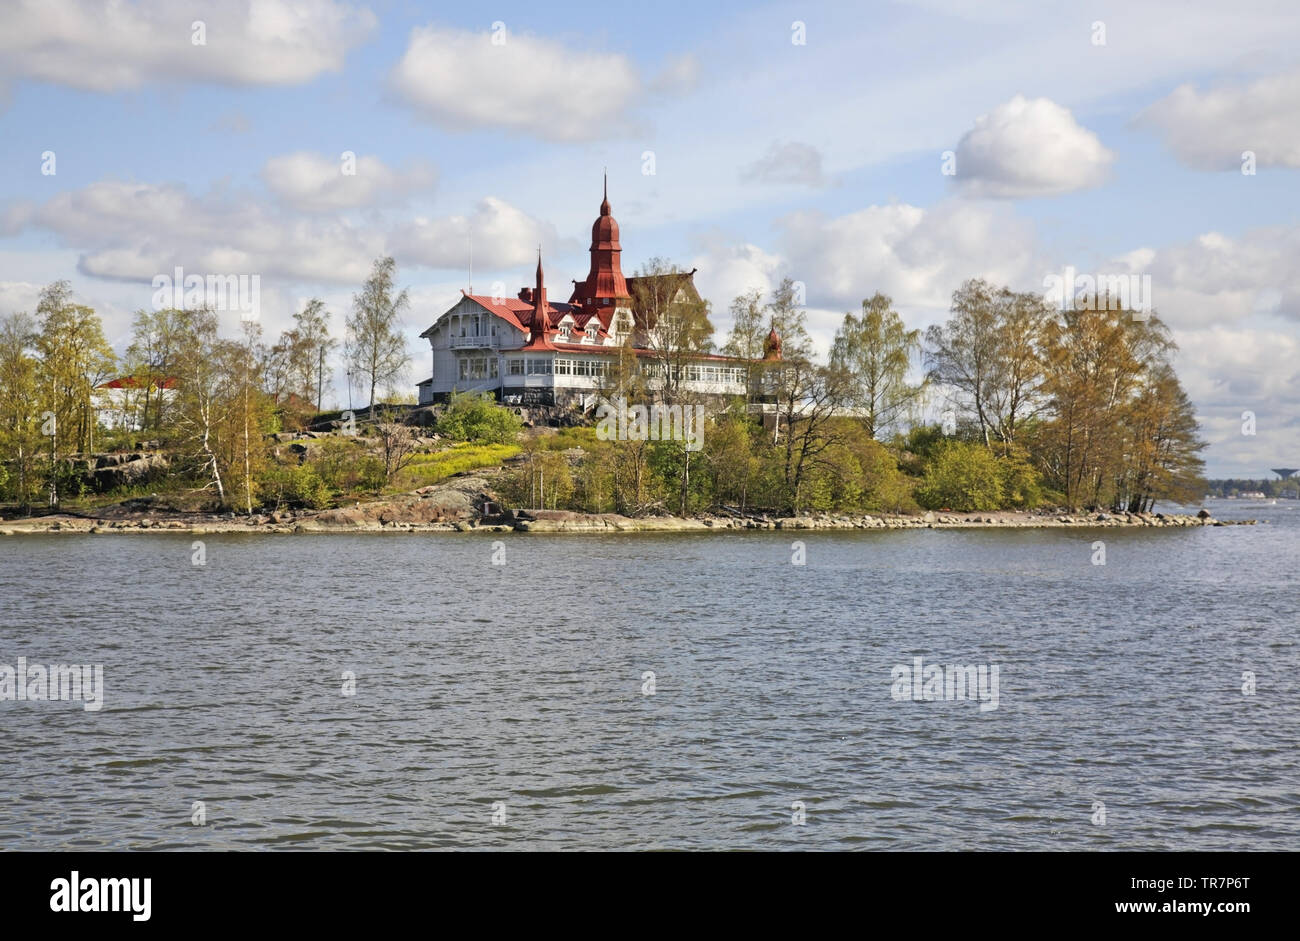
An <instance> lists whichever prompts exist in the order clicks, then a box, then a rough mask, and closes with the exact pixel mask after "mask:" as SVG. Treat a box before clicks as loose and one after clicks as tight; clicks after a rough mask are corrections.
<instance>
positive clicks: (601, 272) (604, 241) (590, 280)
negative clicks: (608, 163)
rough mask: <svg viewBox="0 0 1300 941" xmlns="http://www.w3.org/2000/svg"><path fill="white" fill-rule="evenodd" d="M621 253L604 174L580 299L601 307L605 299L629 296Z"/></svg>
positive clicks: (607, 177) (606, 177)
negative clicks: (598, 212) (588, 262)
mask: <svg viewBox="0 0 1300 941" xmlns="http://www.w3.org/2000/svg"><path fill="white" fill-rule="evenodd" d="M622 254H623V247H622V246H621V245H619V243H618V223H617V222H616V221H615V220H614V216H613V215H612V214H611V212H610V206H609V176H608V174H606V176H605V193H604V199H603V200H602V201H601V203H600V216H599V217H597V219H596V221H595V222H594V223H593V224H592V226H591V270H590V271H589V272H588V273H587V281H586V283H585V284H584V285H583V287H582V292H581V293H582V300H583V301H585V302H586V303H588V304H592V305H594V306H597V307H604V306H609V305H607V304H605V303H603V302H604V301H607V300H608V301H612V300H615V299H620V298H628V297H631V295H630V294H629V293H628V290H627V281H626V280H625V279H624V278H623V266H622V262H621V261H620V256H621V255H622ZM575 293H576V292H575Z"/></svg>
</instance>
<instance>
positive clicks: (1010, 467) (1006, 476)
mask: <svg viewBox="0 0 1300 941" xmlns="http://www.w3.org/2000/svg"><path fill="white" fill-rule="evenodd" d="M998 471H999V475H1000V479H1001V481H1002V495H1003V500H1004V501H1005V503H1004V505H1006V506H1013V507H1015V508H1016V509H1020V510H1032V509H1034V507H1036V506H1039V505H1041V504H1042V502H1043V483H1042V477H1041V476H1040V475H1039V473H1038V471H1036V470H1035V469H1034V467H1033V465H1032V464H1030V463H1029V457H1028V455H1027V454H1025V452H1024V451H1023V450H1022V449H1020V448H1013V449H1012V451H1011V454H1010V455H1008V456H1006V457H1001V458H998Z"/></svg>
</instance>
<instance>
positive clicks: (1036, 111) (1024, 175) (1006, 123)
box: [956, 95, 1115, 198]
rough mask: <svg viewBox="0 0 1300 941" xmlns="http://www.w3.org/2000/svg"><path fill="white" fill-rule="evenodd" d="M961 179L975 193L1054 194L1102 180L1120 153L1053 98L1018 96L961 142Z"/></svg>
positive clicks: (982, 120) (966, 189)
mask: <svg viewBox="0 0 1300 941" xmlns="http://www.w3.org/2000/svg"><path fill="white" fill-rule="evenodd" d="M956 156H957V168H956V169H957V173H956V180H957V183H958V185H959V186H960V187H961V188H962V191H963V192H964V193H966V194H968V195H971V196H991V197H999V198H1001V197H1009V198H1015V197H1023V196H1050V195H1054V194H1057V193H1068V192H1070V191H1072V190H1078V189H1086V188H1088V187H1090V186H1096V185H1097V184H1098V183H1101V182H1102V181H1103V180H1104V179H1105V177H1106V172H1107V168H1108V167H1109V166H1110V164H1111V161H1113V160H1114V159H1115V155H1114V154H1113V153H1111V151H1109V150H1107V149H1106V148H1105V147H1104V146H1102V143H1101V141H1100V140H1098V139H1097V136H1096V135H1095V134H1093V133H1092V132H1091V131H1089V130H1088V129H1087V128H1084V127H1081V126H1080V125H1079V124H1078V122H1077V121H1075V120H1074V115H1072V114H1071V113H1070V110H1069V109H1068V108H1064V107H1062V106H1061V105H1058V104H1056V102H1054V101H1051V100H1050V99H1047V98H1033V99H1029V98H1025V97H1024V96H1023V95H1016V96H1015V97H1014V98H1012V99H1011V100H1010V101H1008V102H1006V103H1005V104H1001V105H999V106H998V107H996V108H994V109H993V110H992V111H991V112H989V113H988V114H985V115H981V116H980V117H979V118H977V119H976V120H975V126H974V127H973V128H971V129H970V130H969V131H967V132H966V133H965V134H964V135H963V136H962V139H961V141H960V142H958V144H957V150H956Z"/></svg>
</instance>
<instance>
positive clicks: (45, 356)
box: [36, 281, 117, 453]
mask: <svg viewBox="0 0 1300 941" xmlns="http://www.w3.org/2000/svg"><path fill="white" fill-rule="evenodd" d="M36 320H37V333H36V351H37V353H38V354H39V358H40V372H39V377H38V381H39V384H40V385H39V391H40V394H41V396H42V397H43V399H44V401H45V405H46V408H47V409H48V410H49V411H50V412H52V413H53V414H54V416H55V421H56V428H57V435H59V436H62V441H65V442H68V443H69V444H71V445H72V448H73V450H75V451H82V452H89V451H91V450H92V449H93V448H94V432H95V404H94V391H95V388H96V387H97V386H98V385H99V384H100V383H102V382H104V381H105V380H106V379H108V378H109V377H111V376H112V375H113V369H114V367H115V366H116V363H117V358H116V356H114V354H113V350H112V348H111V347H109V345H108V341H107V340H106V339H104V327H103V324H102V323H101V321H100V319H99V316H98V315H97V314H96V313H95V311H94V310H93V309H92V308H90V307H86V306H84V305H82V304H74V303H73V302H72V289H71V287H70V286H69V284H68V282H67V281H56V282H54V283H53V284H51V285H49V286H48V287H46V288H45V289H44V290H43V291H42V292H41V297H40V301H39V302H38V303H37V305H36ZM55 450H56V453H57V447H56V449H55Z"/></svg>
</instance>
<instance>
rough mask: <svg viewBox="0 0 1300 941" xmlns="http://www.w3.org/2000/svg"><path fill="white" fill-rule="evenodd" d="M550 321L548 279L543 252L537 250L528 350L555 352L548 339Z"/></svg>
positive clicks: (539, 249)
mask: <svg viewBox="0 0 1300 941" xmlns="http://www.w3.org/2000/svg"><path fill="white" fill-rule="evenodd" d="M550 326H551V324H550V319H549V317H548V316H547V312H546V278H545V275H544V274H543V272H542V250H541V248H540V247H539V248H538V249H537V284H536V286H535V287H534V288H533V317H532V321H531V322H530V325H529V328H528V330H529V338H528V345H527V346H526V347H524V349H528V350H539V349H540V350H553V349H555V347H554V346H552V345H551V341H550V340H548V339H547V338H546V331H547V330H549V329H550Z"/></svg>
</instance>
